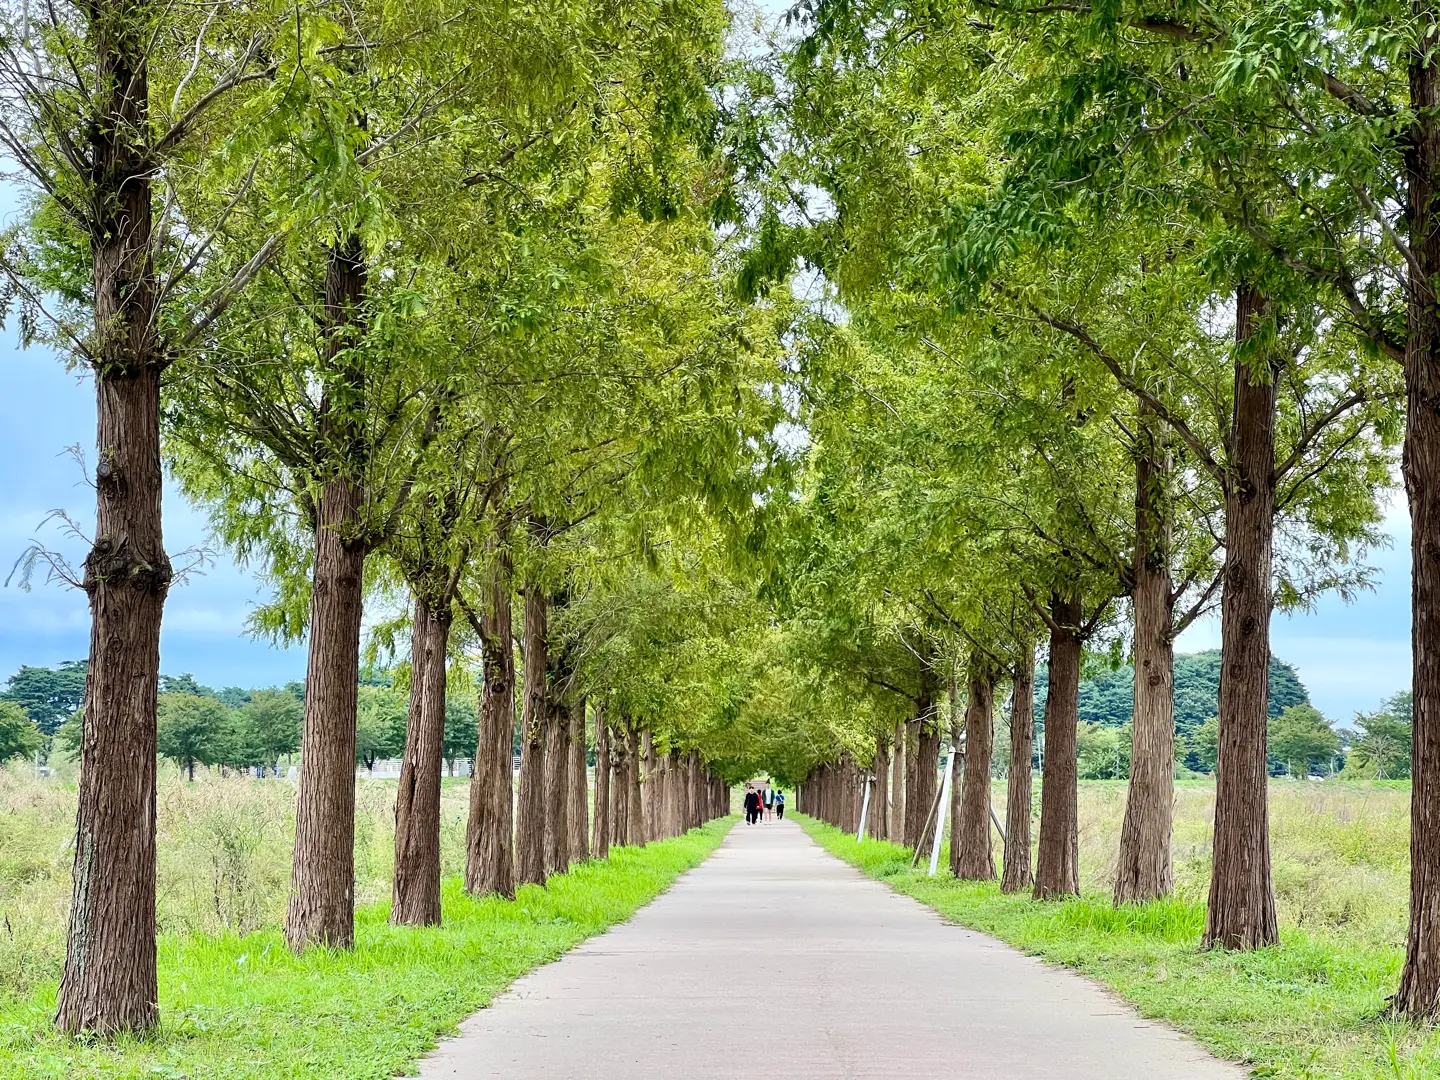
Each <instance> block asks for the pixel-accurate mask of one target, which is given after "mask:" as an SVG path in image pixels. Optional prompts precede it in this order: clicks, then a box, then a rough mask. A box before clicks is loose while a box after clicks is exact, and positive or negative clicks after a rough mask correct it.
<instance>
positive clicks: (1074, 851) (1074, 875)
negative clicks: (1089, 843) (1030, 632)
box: [1035, 592, 1081, 900]
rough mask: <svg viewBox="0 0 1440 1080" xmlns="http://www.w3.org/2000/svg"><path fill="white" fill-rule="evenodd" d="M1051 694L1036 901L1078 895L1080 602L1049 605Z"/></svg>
mask: <svg viewBox="0 0 1440 1080" xmlns="http://www.w3.org/2000/svg"><path fill="white" fill-rule="evenodd" d="M1050 618H1051V620H1052V621H1053V622H1054V623H1055V626H1054V627H1052V628H1051V630H1050V694H1049V696H1048V698H1047V699H1046V701H1045V776H1044V782H1043V783H1042V784H1041V787H1040V846H1039V851H1038V853H1037V855H1036V859H1035V898H1036V899H1037V900H1048V899H1052V898H1055V897H1062V896H1074V895H1076V894H1078V893H1079V892H1080V868H1079V846H1080V838H1079V811H1078V808H1077V805H1076V798H1077V780H1076V762H1075V724H1076V721H1077V718H1078V714H1079V710H1080V651H1081V649H1080V634H1079V630H1078V627H1079V625H1080V620H1081V608H1080V598H1079V597H1078V596H1077V595H1074V594H1073V593H1072V594H1069V595H1066V594H1063V593H1060V592H1056V593H1055V594H1053V595H1052V596H1051V599H1050Z"/></svg>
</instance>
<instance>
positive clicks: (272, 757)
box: [235, 690, 303, 775]
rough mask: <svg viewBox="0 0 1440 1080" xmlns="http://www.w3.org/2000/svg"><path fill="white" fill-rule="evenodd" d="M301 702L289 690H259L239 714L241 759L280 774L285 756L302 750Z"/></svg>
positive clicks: (237, 712) (238, 740)
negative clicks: (281, 763) (280, 763)
mask: <svg viewBox="0 0 1440 1080" xmlns="http://www.w3.org/2000/svg"><path fill="white" fill-rule="evenodd" d="M302 712H303V711H302V708H301V705H300V702H298V701H296V700H295V696H294V695H293V694H291V693H289V692H288V691H285V690H257V691H255V692H254V693H253V694H251V696H250V700H249V701H248V702H246V703H245V704H244V705H242V706H240V708H239V709H237V710H236V711H235V717H236V743H237V745H238V747H239V748H240V754H241V760H242V761H243V762H244V763H246V764H254V765H258V766H260V768H261V769H262V770H263V769H266V768H268V769H269V770H270V771H271V772H272V773H274V774H276V775H278V774H279V769H278V764H279V761H280V759H281V758H282V757H284V756H286V755H287V754H293V753H295V752H296V751H297V750H299V749H300V724H301V717H302Z"/></svg>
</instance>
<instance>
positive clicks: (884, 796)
mask: <svg viewBox="0 0 1440 1080" xmlns="http://www.w3.org/2000/svg"><path fill="white" fill-rule="evenodd" d="M889 804H890V747H889V746H887V745H886V744H885V739H884V738H883V737H881V738H877V739H876V740H875V787H874V789H873V790H872V791H871V792H870V820H869V821H868V822H866V824H865V835H866V836H873V837H874V838H875V839H876V840H885V839H887V838H888V837H889V836H890V806H889Z"/></svg>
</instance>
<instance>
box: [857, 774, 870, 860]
mask: <svg viewBox="0 0 1440 1080" xmlns="http://www.w3.org/2000/svg"><path fill="white" fill-rule="evenodd" d="M870 784H871V781H870V780H869V779H867V780H866V781H865V798H864V800H863V801H862V802H861V803H860V828H858V829H856V830H855V842H856V843H857V844H858V843H859V842H860V841H861V840H864V839H865V817H866V815H867V814H869V813H870Z"/></svg>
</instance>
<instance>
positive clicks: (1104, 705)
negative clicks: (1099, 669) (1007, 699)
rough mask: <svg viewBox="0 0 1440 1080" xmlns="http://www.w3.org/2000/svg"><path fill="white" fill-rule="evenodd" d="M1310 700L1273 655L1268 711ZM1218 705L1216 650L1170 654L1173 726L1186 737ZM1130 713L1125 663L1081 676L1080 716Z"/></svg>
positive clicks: (1111, 722) (1103, 720) (1129, 672)
mask: <svg viewBox="0 0 1440 1080" xmlns="http://www.w3.org/2000/svg"><path fill="white" fill-rule="evenodd" d="M1035 684H1036V685H1035V701H1036V707H1035V715H1036V719H1037V720H1043V719H1044V710H1043V707H1042V706H1043V703H1044V699H1045V695H1046V693H1047V692H1048V690H1049V684H1050V675H1049V672H1048V671H1047V670H1046V668H1045V666H1044V665H1041V667H1040V669H1039V670H1038V671H1037V672H1036V674H1035ZM1308 704H1310V694H1309V692H1308V691H1307V690H1306V689H1305V686H1304V684H1303V683H1301V682H1300V677H1299V676H1298V675H1297V674H1296V673H1295V669H1294V668H1293V667H1292V666H1291V665H1290V664H1287V663H1286V662H1285V661H1283V660H1280V659H1278V658H1276V657H1271V659H1270V706H1269V708H1270V715H1271V716H1279V715H1280V714H1281V713H1282V712H1283V711H1284V710H1286V709H1288V708H1290V707H1291V706H1292V705H1308ZM1219 707H1220V650H1218V649H1210V650H1208V651H1206V652H1199V653H1180V654H1179V655H1177V656H1176V657H1175V730H1176V731H1177V732H1178V733H1179V734H1180V735H1182V736H1186V737H1189V736H1191V735H1193V734H1194V733H1195V732H1196V731H1198V730H1199V728H1200V726H1201V724H1203V723H1204V722H1205V720H1206V719H1208V718H1209V717H1212V716H1214V715H1216V713H1217V712H1218V711H1219ZM1134 714H1135V669H1134V668H1133V667H1131V666H1130V665H1129V664H1126V665H1123V666H1121V667H1117V668H1115V669H1114V670H1112V671H1108V672H1104V673H1102V674H1099V675H1096V676H1093V677H1091V678H1087V679H1082V680H1081V682H1080V719H1081V720H1084V721H1086V722H1087V723H1091V724H1099V725H1101V726H1103V727H1123V726H1124V725H1126V724H1128V723H1129V722H1130V721H1131V720H1132V719H1133V718H1134Z"/></svg>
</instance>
